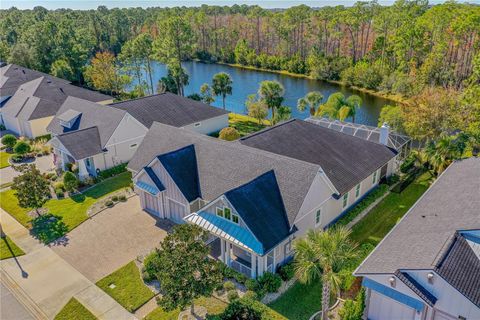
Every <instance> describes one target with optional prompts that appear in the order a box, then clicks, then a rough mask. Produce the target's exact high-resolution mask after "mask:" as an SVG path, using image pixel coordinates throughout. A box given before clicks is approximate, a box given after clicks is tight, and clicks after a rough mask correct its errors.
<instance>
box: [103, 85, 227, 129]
mask: <svg viewBox="0 0 480 320" xmlns="http://www.w3.org/2000/svg"><path fill="white" fill-rule="evenodd" d="M110 106H112V107H114V108H117V109H121V110H125V111H127V112H128V113H130V114H131V115H132V116H133V117H135V118H136V119H137V120H138V121H140V122H141V123H142V124H143V125H144V126H145V127H147V128H150V127H151V126H152V123H153V122H160V123H163V124H168V125H171V126H174V127H178V128H185V129H189V130H192V131H195V132H198V133H203V134H211V133H214V132H218V131H220V130H221V129H223V128H225V127H228V111H225V110H223V109H220V108H215V107H212V106H209V105H207V104H204V103H202V102H199V101H195V100H192V99H188V98H185V97H182V96H179V95H177V94H173V93H170V92H165V93H160V94H155V95H151V96H147V97H143V98H138V99H133V100H127V101H122V102H117V103H113V104H111V105H110Z"/></svg>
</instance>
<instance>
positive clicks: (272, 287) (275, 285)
mask: <svg viewBox="0 0 480 320" xmlns="http://www.w3.org/2000/svg"><path fill="white" fill-rule="evenodd" d="M281 285H282V278H280V276H279V275H278V274H274V273H271V272H265V273H264V274H263V275H262V276H261V277H260V278H258V286H259V288H261V289H263V290H265V291H266V292H272V293H273V292H277V291H278V289H280V286H281Z"/></svg>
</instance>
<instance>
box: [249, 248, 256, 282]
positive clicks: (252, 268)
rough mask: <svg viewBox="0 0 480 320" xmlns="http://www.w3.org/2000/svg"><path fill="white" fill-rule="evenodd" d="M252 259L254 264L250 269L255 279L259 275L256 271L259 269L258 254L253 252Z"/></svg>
mask: <svg viewBox="0 0 480 320" xmlns="http://www.w3.org/2000/svg"><path fill="white" fill-rule="evenodd" d="M250 260H251V265H252V267H251V270H250V272H251V277H252V278H253V279H255V278H256V277H257V272H256V270H257V255H256V254H255V253H252V255H251V259H250Z"/></svg>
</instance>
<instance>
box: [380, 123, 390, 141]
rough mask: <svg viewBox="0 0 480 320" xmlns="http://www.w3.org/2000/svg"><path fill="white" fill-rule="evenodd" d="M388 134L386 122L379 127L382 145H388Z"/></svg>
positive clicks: (388, 129) (388, 128)
mask: <svg viewBox="0 0 480 320" xmlns="http://www.w3.org/2000/svg"><path fill="white" fill-rule="evenodd" d="M389 134H390V127H389V126H388V124H387V123H386V122H384V123H383V125H382V126H381V127H380V141H379V142H380V143H381V144H383V145H388V136H389Z"/></svg>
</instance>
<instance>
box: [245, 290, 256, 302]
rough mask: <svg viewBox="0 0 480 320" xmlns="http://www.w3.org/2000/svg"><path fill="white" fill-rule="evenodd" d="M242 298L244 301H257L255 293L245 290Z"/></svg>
mask: <svg viewBox="0 0 480 320" xmlns="http://www.w3.org/2000/svg"><path fill="white" fill-rule="evenodd" d="M243 298H244V299H251V300H256V299H257V294H256V293H255V291H252V290H247V292H245V294H244V295H243Z"/></svg>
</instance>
